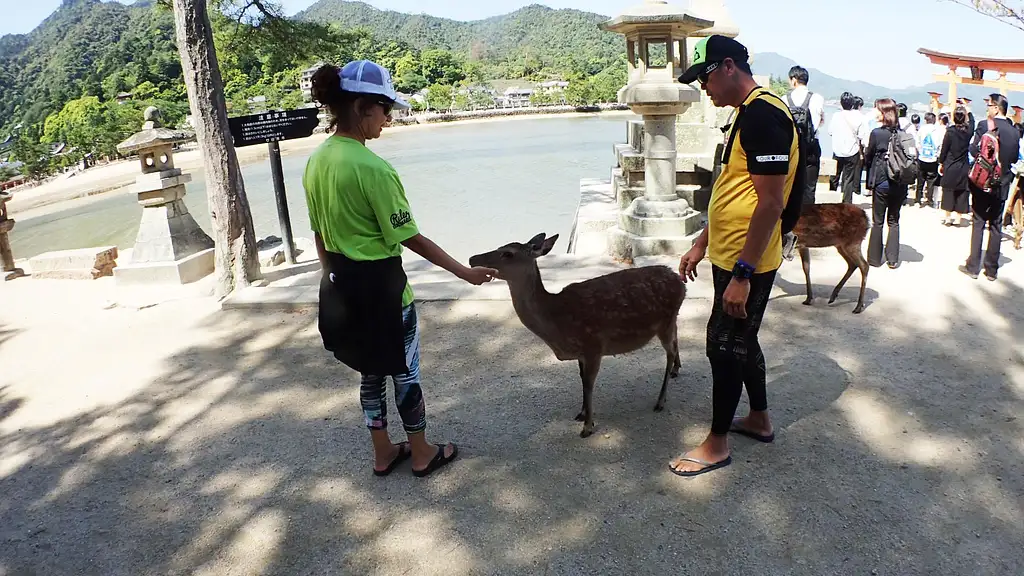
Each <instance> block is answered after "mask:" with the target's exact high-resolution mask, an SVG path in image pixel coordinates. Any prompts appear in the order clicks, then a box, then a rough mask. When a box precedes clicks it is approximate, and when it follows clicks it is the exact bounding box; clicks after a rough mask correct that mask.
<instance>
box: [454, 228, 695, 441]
mask: <svg viewBox="0 0 1024 576" xmlns="http://www.w3.org/2000/svg"><path fill="white" fill-rule="evenodd" d="M556 240H558V235H557V234H556V235H554V236H552V237H551V238H547V239H545V235H544V234H538V235H537V236H535V237H534V238H533V239H532V240H530V241H529V242H527V243H525V244H520V243H518V242H513V243H512V244H507V245H505V246H502V247H501V248H498V249H497V250H494V251H493V252H488V253H486V254H477V255H476V256H473V257H472V258H470V259H469V264H470V266H485V267H487V268H493V269H495V270H497V271H498V278H500V279H502V280H505V281H506V282H508V288H509V292H511V294H512V306H513V307H514V308H515V311H516V314H517V315H518V316H519V320H520V321H521V322H522V323H523V325H524V326H526V328H528V329H529V330H530V331H531V332H533V333H534V334H536V335H537V336H539V337H540V338H541V339H542V340H544V342H546V343H547V345H548V346H549V347H550V348H551V350H552V351H553V352H554V353H555V357H556V358H558V359H559V360H562V361H566V360H577V361H578V362H579V368H580V379H581V380H582V381H583V408H582V409H581V410H580V413H579V415H577V416H576V420H577V421H582V422H583V431H582V432H581V433H580V436H581V437H583V438H586V437H588V436H590V435H591V434H593V433H594V411H593V408H592V405H591V401H592V398H593V393H594V382H595V381H596V380H597V373H598V371H600V369H601V358H602V357H604V356H612V355H616V354H625V353H627V352H633V351H635V350H639V349H640V348H643V347H644V346H645V345H647V343H648V342H650V341H651V340H652V339H653V338H654V337H655V336H657V337H658V339H659V340H660V341H661V345H662V347H664V348H665V375H664V377H663V378H662V382H661V392H660V394H658V401H657V402H656V403H655V405H654V411H655V412H660V411H662V410H663V409H664V408H665V396H666V393H667V390H668V380H669V377H672V378H675V377H677V376H679V368H680V362H679V343H678V341H677V339H676V318H677V317H678V315H679V308H680V306H682V304H683V299H684V298H685V297H686V287H685V286H684V285H683V282H682V279H681V278H680V277H679V274H678V273H677V272H675V271H673V270H672V269H671V268H669V267H667V266H646V267H643V268H631V269H626V270H622V271H619V272H614V273H612V274H606V275H604V276H600V277H598V278H593V279H591V280H586V281H584V282H577V283H574V284H570V285H568V286H566V287H565V288H564V289H563V290H562V291H561V292H559V293H557V294H551V293H549V292H548V291H547V290H545V289H544V283H543V282H542V281H541V277H540V270H539V269H538V268H537V258H539V257H541V256H544V255H545V254H547V253H548V252H551V249H552V248H553V247H554V245H555V241H556Z"/></svg>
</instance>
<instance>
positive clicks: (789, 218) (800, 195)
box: [722, 88, 810, 234]
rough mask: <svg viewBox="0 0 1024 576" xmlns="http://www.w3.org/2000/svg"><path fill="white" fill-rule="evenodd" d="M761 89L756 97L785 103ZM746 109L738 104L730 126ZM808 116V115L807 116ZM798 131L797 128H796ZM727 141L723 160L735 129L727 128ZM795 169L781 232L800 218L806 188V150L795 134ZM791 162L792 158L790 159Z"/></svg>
mask: <svg viewBox="0 0 1024 576" xmlns="http://www.w3.org/2000/svg"><path fill="white" fill-rule="evenodd" d="M759 90H760V91H761V93H760V94H758V96H757V97H758V98H760V97H761V96H770V97H772V98H775V99H776V100H778V101H779V102H780V103H782V104H785V102H783V100H782V98H779V97H778V96H776V95H775V94H772V93H771V92H769V91H767V90H765V89H764V88H759ZM746 109H747V107H746V106H740V107H739V109H738V110H737V111H736V115H735V116H734V117H733V121H732V122H731V123H730V126H739V122H740V118H741V117H742V116H743V112H745V111H746ZM809 117H810V116H808V118H809ZM723 130H726V129H723ZM797 130H798V132H799V128H798V129H797ZM728 132H729V141H728V142H727V143H726V145H725V149H724V151H723V153H722V159H723V161H724V162H728V161H729V156H731V155H732V146H733V144H734V143H735V141H736V130H728ZM797 149H798V152H797V162H798V164H797V169H796V176H795V177H794V178H793V189H792V190H791V191H790V192H789V200H787V201H786V207H785V208H783V209H782V217H781V218H780V220H781V228H782V233H783V234H789V233H790V232H791V231H792V230H793V228H795V227H796V223H797V221H799V220H800V212H801V211H802V210H803V205H804V190H806V189H807V184H806V183H807V168H806V166H807V152H806V149H805V148H804V142H803V140H802V139H800V137H799V135H798V136H797ZM790 161H791V162H792V159H791V160H790Z"/></svg>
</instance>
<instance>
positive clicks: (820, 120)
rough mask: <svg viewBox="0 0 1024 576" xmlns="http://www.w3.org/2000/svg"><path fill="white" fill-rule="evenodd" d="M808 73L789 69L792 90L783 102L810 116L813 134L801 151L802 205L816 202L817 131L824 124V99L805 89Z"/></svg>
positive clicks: (798, 68)
mask: <svg viewBox="0 0 1024 576" xmlns="http://www.w3.org/2000/svg"><path fill="white" fill-rule="evenodd" d="M810 78H811V76H810V73H809V72H808V71H807V69H806V68H804V67H803V66H793V67H792V68H790V69H789V86H790V88H792V90H790V91H789V93H788V94H786V97H785V98H784V100H785V101H786V103H787V104H789V107H790V109H793V108H796V107H800V106H803V107H806V109H807V113H808V114H810V116H811V125H812V126H813V128H814V134H812V135H811V141H810V143H809V144H805V148H804V151H803V157H804V160H806V165H805V170H806V175H805V176H804V184H805V188H804V197H803V202H804V204H814V203H815V202H816V201H817V189H818V176H819V174H820V173H821V140H819V139H818V131H819V130H821V128H822V126H823V125H824V124H825V98H824V97H822V95H821V94H815V93H813V92H811V91H810V89H809V88H808V87H807V83H808V82H810Z"/></svg>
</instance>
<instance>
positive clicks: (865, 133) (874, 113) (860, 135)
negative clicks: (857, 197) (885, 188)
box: [857, 98, 882, 196]
mask: <svg viewBox="0 0 1024 576" xmlns="http://www.w3.org/2000/svg"><path fill="white" fill-rule="evenodd" d="M858 100H860V98H858ZM860 112H861V113H862V114H863V116H864V121H863V122H862V123H861V125H860V130H859V131H858V132H857V139H858V140H860V153H861V171H862V172H863V171H865V170H866V169H867V167H866V166H864V162H863V159H864V151H865V150H867V149H868V140H870V139H871V131H872V130H874V129H875V128H878V127H879V126H881V125H882V123H881V122H879V121H878V109H877V108H875V107H874V106H872V107H871V108H868V109H867V110H863V109H861V110H860ZM859 191H860V188H859V187H858V192H859ZM864 196H871V191H870V190H866V191H864Z"/></svg>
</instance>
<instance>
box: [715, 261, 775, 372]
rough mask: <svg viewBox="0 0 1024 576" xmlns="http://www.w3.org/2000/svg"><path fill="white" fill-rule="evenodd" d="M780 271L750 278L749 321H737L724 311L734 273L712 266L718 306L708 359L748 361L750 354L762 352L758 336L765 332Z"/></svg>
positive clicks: (716, 305)
mask: <svg viewBox="0 0 1024 576" xmlns="http://www.w3.org/2000/svg"><path fill="white" fill-rule="evenodd" d="M777 272H778V271H777V270H772V271H771V272H764V273H761V274H754V275H753V276H752V277H751V278H750V296H749V297H748V298H747V317H746V318H734V317H732V316H729V315H728V314H726V312H725V309H724V308H723V307H722V298H723V297H724V296H725V289H726V288H728V287H729V282H731V281H732V272H731V271H729V270H723V269H721V268H719V267H717V266H714V265H712V267H711V274H712V278H713V280H714V283H715V303H714V305H713V306H712V308H711V318H710V319H709V320H708V335H707V355H708V357H715V356H718V357H720V356H721V355H723V354H727V355H732V356H735V357H736V358H737V359H739V360H741V361H742V360H745V359H746V357H747V353H748V352H749V351H751V350H755V351H756V350H757V349H759V347H760V345H759V344H758V342H757V332H758V330H760V328H761V320H762V319H763V318H764V311H765V309H766V308H768V298H769V297H770V296H771V293H772V287H773V286H774V285H775V275H776V273H777Z"/></svg>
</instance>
